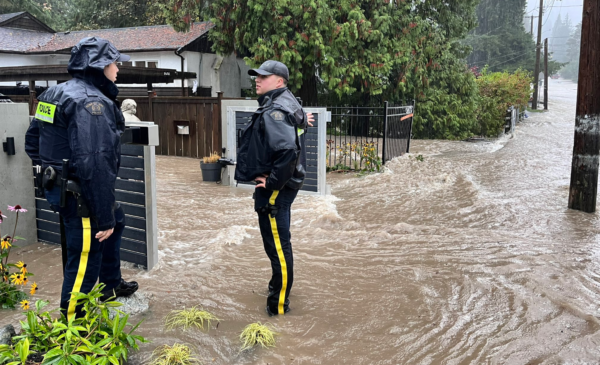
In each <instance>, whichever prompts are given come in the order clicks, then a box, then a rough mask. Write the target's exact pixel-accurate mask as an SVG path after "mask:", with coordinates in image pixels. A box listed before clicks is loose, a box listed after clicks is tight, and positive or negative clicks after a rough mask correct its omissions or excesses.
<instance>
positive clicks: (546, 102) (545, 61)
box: [544, 38, 548, 110]
mask: <svg viewBox="0 0 600 365" xmlns="http://www.w3.org/2000/svg"><path fill="white" fill-rule="evenodd" d="M544 110H548V38H546V39H544Z"/></svg>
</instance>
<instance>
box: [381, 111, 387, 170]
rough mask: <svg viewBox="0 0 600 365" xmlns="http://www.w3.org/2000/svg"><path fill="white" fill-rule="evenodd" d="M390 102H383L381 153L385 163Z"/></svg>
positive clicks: (382, 160)
mask: <svg viewBox="0 0 600 365" xmlns="http://www.w3.org/2000/svg"><path fill="white" fill-rule="evenodd" d="M387 115H388V102H387V101H385V102H384V103H383V152H382V153H381V163H382V164H383V165H385V140H386V139H387V130H388V118H387Z"/></svg>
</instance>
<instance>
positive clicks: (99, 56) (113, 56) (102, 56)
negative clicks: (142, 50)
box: [67, 37, 130, 99]
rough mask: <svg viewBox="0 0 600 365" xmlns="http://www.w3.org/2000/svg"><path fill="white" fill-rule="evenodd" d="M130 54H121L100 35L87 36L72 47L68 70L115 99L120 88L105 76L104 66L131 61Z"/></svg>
mask: <svg viewBox="0 0 600 365" xmlns="http://www.w3.org/2000/svg"><path fill="white" fill-rule="evenodd" d="M129 59H130V57H129V56H128V55H124V54H121V53H120V52H119V51H118V50H117V48H116V47H115V46H114V45H112V43H110V42H109V41H107V40H106V39H103V38H98V37H87V38H83V39H82V40H80V41H79V43H77V45H76V46H75V47H73V49H71V59H70V60H69V66H68V67H67V70H68V71H69V73H70V74H71V75H73V77H76V78H80V79H84V80H87V81H89V82H91V83H92V84H93V85H95V86H96V87H97V88H98V89H100V90H101V91H102V92H103V93H104V94H105V95H106V96H108V97H109V98H111V99H115V98H116V97H117V95H118V94H119V89H118V88H117V85H115V84H114V83H113V82H112V81H110V80H109V79H107V78H106V76H104V67H106V66H108V65H110V64H111V63H113V62H116V61H120V62H126V61H129Z"/></svg>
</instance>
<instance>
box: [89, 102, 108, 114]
mask: <svg viewBox="0 0 600 365" xmlns="http://www.w3.org/2000/svg"><path fill="white" fill-rule="evenodd" d="M104 108H105V106H104V104H102V103H101V102H99V101H92V102H89V103H87V104H85V110H87V111H88V112H89V113H90V114H91V115H102V114H104Z"/></svg>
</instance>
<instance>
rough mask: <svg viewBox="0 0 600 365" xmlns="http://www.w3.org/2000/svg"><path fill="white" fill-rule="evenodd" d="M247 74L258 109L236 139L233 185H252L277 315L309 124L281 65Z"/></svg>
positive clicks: (289, 262) (271, 307) (287, 279)
mask: <svg viewBox="0 0 600 365" xmlns="http://www.w3.org/2000/svg"><path fill="white" fill-rule="evenodd" d="M248 74H249V75H250V76H256V93H257V94H258V95H259V98H258V102H259V104H260V106H259V108H258V110H257V111H256V112H255V113H254V115H253V116H252V120H251V122H250V123H249V124H248V126H247V127H246V129H245V130H244V132H243V134H242V136H241V138H240V142H239V147H240V148H239V152H238V155H237V156H238V161H237V165H236V171H235V179H236V180H237V181H241V182H256V183H257V185H256V189H255V192H254V210H255V211H256V212H257V214H258V223H259V226H260V233H261V235H262V240H263V245H264V248H265V252H266V253H267V256H268V257H269V259H270V260H271V269H272V275H271V280H270V281H269V295H268V298H267V307H266V311H267V313H268V314H269V315H270V316H272V315H277V314H281V315H282V314H284V313H287V312H288V311H289V310H290V307H289V305H290V301H289V295H290V290H291V288H292V283H293V281H294V259H293V255H292V244H291V241H290V211H291V206H292V203H293V202H294V199H295V198H296V195H297V194H298V189H300V188H301V187H302V185H303V184H304V177H305V172H306V147H305V141H304V139H305V133H304V131H305V129H306V128H307V123H309V121H310V120H312V118H310V117H311V116H309V115H307V114H305V113H304V111H303V110H302V106H301V105H300V103H299V102H298V101H297V100H296V98H295V97H294V95H293V94H292V93H291V91H290V90H288V88H287V83H288V81H289V71H288V68H287V67H286V66H285V65H284V64H283V63H281V62H278V61H271V60H269V61H266V62H264V63H263V64H262V65H261V66H260V67H259V68H257V69H252V70H249V71H248Z"/></svg>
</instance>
